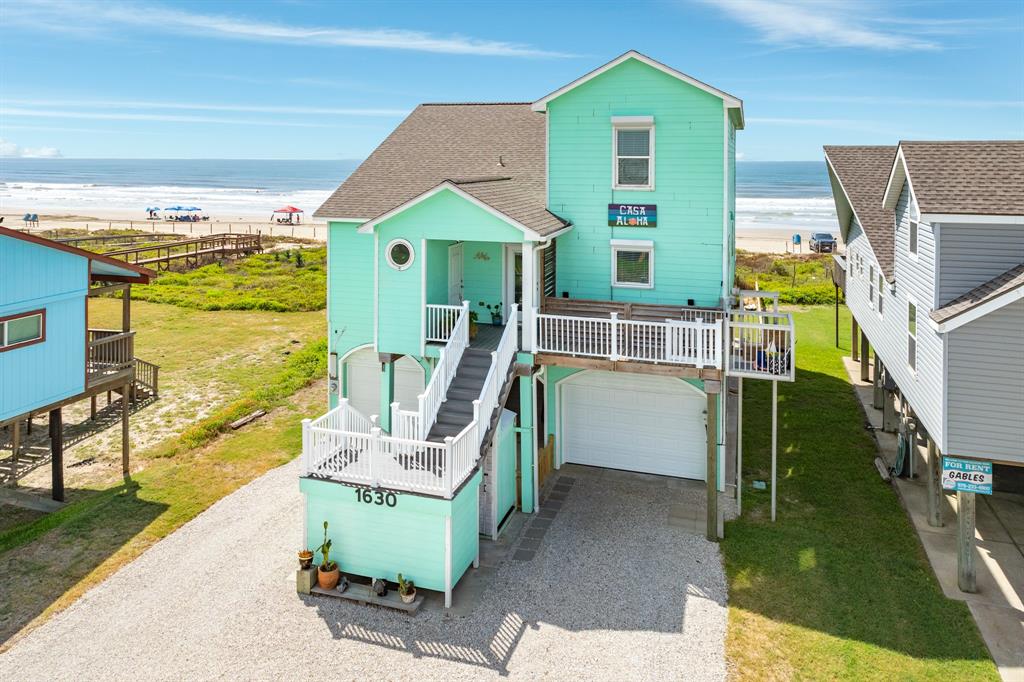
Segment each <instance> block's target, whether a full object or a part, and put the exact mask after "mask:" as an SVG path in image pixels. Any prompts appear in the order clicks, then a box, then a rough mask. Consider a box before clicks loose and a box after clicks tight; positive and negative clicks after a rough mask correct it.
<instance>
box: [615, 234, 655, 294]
mask: <svg viewBox="0 0 1024 682" xmlns="http://www.w3.org/2000/svg"><path fill="white" fill-rule="evenodd" d="M612 286H614V287H627V288H632V289H653V288H654V242H650V241H644V240H638V239H613V240H612Z"/></svg>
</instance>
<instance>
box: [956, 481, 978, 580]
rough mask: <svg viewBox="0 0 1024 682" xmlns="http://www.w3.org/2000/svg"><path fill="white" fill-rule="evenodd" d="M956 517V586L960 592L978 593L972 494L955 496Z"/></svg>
mask: <svg viewBox="0 0 1024 682" xmlns="http://www.w3.org/2000/svg"><path fill="white" fill-rule="evenodd" d="M956 516H957V545H956V548H957V553H956V567H957V576H956V578H957V584H958V585H959V586H960V590H961V591H962V592H977V591H978V575H977V572H976V571H975V568H974V493H964V492H958V493H957V494H956Z"/></svg>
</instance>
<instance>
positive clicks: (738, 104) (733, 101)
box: [532, 50, 743, 130]
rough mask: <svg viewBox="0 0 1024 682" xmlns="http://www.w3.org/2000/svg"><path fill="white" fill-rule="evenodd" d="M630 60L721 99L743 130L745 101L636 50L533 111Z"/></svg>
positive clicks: (551, 96) (545, 99)
mask: <svg viewBox="0 0 1024 682" xmlns="http://www.w3.org/2000/svg"><path fill="white" fill-rule="evenodd" d="M629 59H635V60H637V61H639V62H643V63H644V64H646V65H648V66H650V67H652V68H655V69H657V70H658V71H661V72H662V73H666V74H668V75H669V76H672V77H673V78H677V79H679V80H681V81H683V82H684V83H687V84H689V85H692V86H693V87H695V88H698V89H699V90H703V91H704V92H707V93H710V94H712V95H714V96H715V97H718V98H720V99H721V100H722V101H723V102H725V106H726V107H727V108H729V109H735V110H736V127H737V128H739V129H740V130H742V129H743V100H741V99H740V98H738V97H734V96H732V95H730V94H729V93H727V92H724V91H722V90H719V89H718V88H715V87H712V86H710V85H708V84H707V83H704V82H703V81H699V80H697V79H696V78H694V77H693V76H688V75H687V74H685V73H683V72H682V71H677V70H676V69H673V68H672V67H671V66H667V65H665V64H662V63H661V62H659V61H657V60H655V59H651V58H650V57H648V56H647V55H645V54H641V53H639V52H637V51H636V50H630V51H629V52H626V53H624V54H621V55H619V56H618V57H616V58H615V59H613V60H611V61H610V62H608V63H607V64H605V65H604V66H599V67H597V68H596V69H594V70H593V71H591V72H590V73H587V74H585V75H583V76H580V77H579V78H577V79H576V80H574V81H573V82H572V83H569V84H568V85H564V86H562V87H561V88H559V89H557V90H555V91H554V92H552V93H550V94H548V95H545V96H544V97H541V98H540V99H539V100H537V101H536V102H534V103H533V105H532V106H533V110H534V111H547V105H548V102H550V101H551V100H553V99H555V98H557V97H561V96H562V95H564V94H565V93H567V92H569V91H570V90H573V89H575V88H578V87H579V86H581V85H583V84H584V83H586V82H587V81H589V80H591V79H593V78H596V77H597V76H600V75H601V74H602V73H604V72H605V71H609V70H611V69H614V68H615V67H616V66H618V65H619V64H621V63H623V62H625V61H627V60H629Z"/></svg>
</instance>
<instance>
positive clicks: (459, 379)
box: [427, 347, 491, 443]
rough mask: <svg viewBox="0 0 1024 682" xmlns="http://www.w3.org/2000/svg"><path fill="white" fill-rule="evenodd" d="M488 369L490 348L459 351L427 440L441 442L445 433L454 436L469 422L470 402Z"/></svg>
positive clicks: (476, 393)
mask: <svg viewBox="0 0 1024 682" xmlns="http://www.w3.org/2000/svg"><path fill="white" fill-rule="evenodd" d="M490 368H491V353H490V351H486V350H479V349H475V348H472V347H470V348H467V349H466V350H465V351H463V353H462V360H461V361H460V362H459V366H458V367H457V368H456V370H455V378H454V379H453V380H452V383H451V385H450V386H449V387H448V393H447V395H446V400H445V402H444V403H443V404H442V405H441V409H440V410H438V412H437V421H436V422H435V423H434V426H433V427H432V428H431V429H430V433H428V434H427V440H428V441H432V442H435V443H441V442H444V439H445V438H447V437H448V436H451V437H453V438H454V437H455V436H457V435H459V433H461V432H462V430H463V429H464V428H466V427H467V426H469V423H470V422H471V421H473V401H474V400H476V399H478V398H479V397H480V390H481V389H482V388H483V385H484V380H485V379H486V378H487V372H488V370H489V369H490Z"/></svg>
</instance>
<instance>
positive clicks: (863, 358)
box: [860, 329, 871, 383]
mask: <svg viewBox="0 0 1024 682" xmlns="http://www.w3.org/2000/svg"><path fill="white" fill-rule="evenodd" d="M870 363H871V344H869V343H868V335H867V334H865V333H864V330H863V329H861V330H860V380H861V381H863V382H864V383H867V381H868V369H869V365H870Z"/></svg>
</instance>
